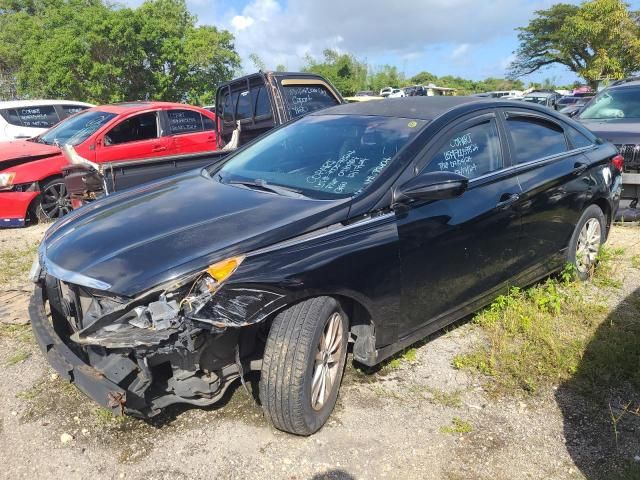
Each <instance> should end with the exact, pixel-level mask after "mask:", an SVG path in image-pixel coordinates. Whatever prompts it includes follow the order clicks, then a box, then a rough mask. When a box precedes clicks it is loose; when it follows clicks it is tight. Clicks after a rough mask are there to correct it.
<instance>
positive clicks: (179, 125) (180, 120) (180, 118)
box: [167, 110, 202, 135]
mask: <svg viewBox="0 0 640 480" xmlns="http://www.w3.org/2000/svg"><path fill="white" fill-rule="evenodd" d="M167 117H168V118H169V134H170V135H179V134H181V133H195V132H201V131H202V115H200V112H194V111H193V110H167Z"/></svg>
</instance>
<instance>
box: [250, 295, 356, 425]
mask: <svg viewBox="0 0 640 480" xmlns="http://www.w3.org/2000/svg"><path fill="white" fill-rule="evenodd" d="M336 314H337V315H339V320H336V318H337V317H335V315H336ZM332 322H334V323H332ZM330 323H332V324H333V325H337V324H338V323H339V324H340V325H341V328H342V330H341V332H340V333H341V335H337V336H336V337H335V338H336V340H337V339H338V338H340V341H341V342H342V343H341V349H340V352H339V353H336V355H335V357H336V360H337V361H335V362H333V363H331V362H329V363H330V364H331V365H332V366H331V367H330V368H331V369H333V368H334V365H335V366H336V368H337V370H332V371H333V372H334V373H335V376H334V377H333V381H332V382H330V383H331V384H330V387H329V391H328V393H327V394H326V395H325V397H324V398H325V400H324V402H322V403H321V404H319V402H317V401H315V402H314V403H315V404H316V406H315V408H314V406H312V391H311V390H312V383H313V378H312V377H313V375H314V372H315V371H317V370H316V369H317V368H322V365H320V366H319V365H318V364H316V359H317V358H319V357H321V356H322V353H321V350H320V347H321V344H320V340H321V338H325V336H326V332H325V327H328V326H329V324H330ZM347 341H348V321H347V316H346V315H345V313H344V311H343V310H342V308H341V307H340V304H339V303H338V302H337V301H336V300H335V299H333V298H331V297H317V298H312V299H309V300H306V301H304V302H301V303H298V304H296V305H293V306H291V307H289V308H287V309H286V310H284V311H282V312H280V313H279V314H278V316H277V317H276V318H275V319H274V321H273V324H272V326H271V330H270V332H269V337H268V339H267V344H266V347H265V351H264V357H263V361H262V374H261V377H260V401H261V403H262V408H263V410H264V413H265V415H266V416H267V418H269V420H271V422H272V423H273V425H274V426H275V427H276V428H277V429H279V430H283V431H285V432H289V433H293V434H296V435H311V434H312V433H314V432H316V431H318V430H319V429H320V428H321V427H322V426H323V425H324V424H325V422H326V421H327V419H328V418H329V415H331V412H332V411H333V408H334V406H335V404H336V400H337V398H338V390H339V388H340V382H341V381H342V374H343V373H344V365H345V361H346V352H347ZM320 363H322V362H321V361H320ZM325 365H326V364H325ZM322 371H324V370H322ZM320 373H321V372H320ZM325 378H328V377H325Z"/></svg>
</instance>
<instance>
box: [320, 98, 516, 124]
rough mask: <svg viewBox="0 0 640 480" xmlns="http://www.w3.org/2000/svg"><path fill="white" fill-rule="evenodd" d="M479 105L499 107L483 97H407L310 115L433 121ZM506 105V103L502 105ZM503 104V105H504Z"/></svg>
mask: <svg viewBox="0 0 640 480" xmlns="http://www.w3.org/2000/svg"><path fill="white" fill-rule="evenodd" d="M472 103H478V104H482V105H486V106H492V105H497V104H498V102H495V101H494V100H491V99H485V98H481V97H453V96H451V97H449V96H438V97H405V98H384V99H380V100H371V101H369V102H358V103H348V104H345V105H337V106H335V107H329V108H325V109H323V110H318V111H316V112H313V113H310V114H309V115H373V116H381V117H398V118H416V119H419V120H433V119H434V118H437V117H439V116H440V115H442V114H443V113H445V112H447V111H449V110H451V109H453V108H456V107H459V106H461V105H466V104H472ZM502 104H504V102H503V103H502ZM502 104H501V105H502Z"/></svg>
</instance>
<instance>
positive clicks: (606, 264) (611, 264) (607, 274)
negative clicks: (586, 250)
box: [591, 245, 625, 289]
mask: <svg viewBox="0 0 640 480" xmlns="http://www.w3.org/2000/svg"><path fill="white" fill-rule="evenodd" d="M624 254H625V250H624V248H619V247H618V248H610V247H608V246H607V245H602V247H600V251H599V252H598V265H597V267H596V268H595V269H594V270H593V271H592V272H591V280H592V282H593V284H594V285H596V286H598V287H601V288H613V289H617V288H622V282H621V281H620V280H619V279H617V278H615V273H616V270H617V268H616V267H617V263H618V261H619V260H620V259H621V258H622V257H623V256H624Z"/></svg>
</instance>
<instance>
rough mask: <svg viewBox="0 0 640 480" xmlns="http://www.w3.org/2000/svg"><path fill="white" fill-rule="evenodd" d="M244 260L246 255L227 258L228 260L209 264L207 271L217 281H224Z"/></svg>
mask: <svg viewBox="0 0 640 480" xmlns="http://www.w3.org/2000/svg"><path fill="white" fill-rule="evenodd" d="M243 260H244V256H240V257H231V258H227V259H226V260H222V261H220V262H218V263H214V264H213V265H209V268H207V273H208V274H209V275H211V276H212V277H213V278H214V279H215V281H216V282H218V283H220V282H224V281H225V280H226V279H227V278H229V277H230V276H231V274H232V273H233V272H235V271H236V269H237V268H238V267H239V266H240V264H241V263H242V261H243Z"/></svg>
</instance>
